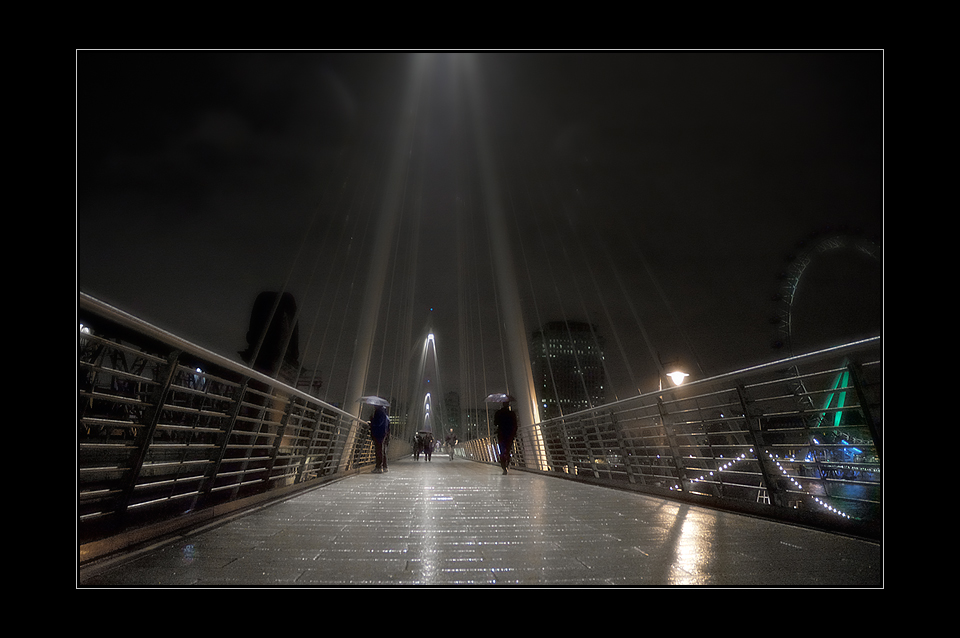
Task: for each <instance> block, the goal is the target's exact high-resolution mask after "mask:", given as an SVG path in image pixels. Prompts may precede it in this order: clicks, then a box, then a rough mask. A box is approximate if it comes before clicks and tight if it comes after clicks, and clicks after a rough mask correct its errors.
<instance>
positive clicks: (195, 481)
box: [77, 294, 373, 560]
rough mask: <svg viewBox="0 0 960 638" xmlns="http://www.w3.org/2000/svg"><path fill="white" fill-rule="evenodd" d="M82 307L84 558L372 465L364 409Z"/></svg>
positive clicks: (90, 303) (83, 300)
mask: <svg viewBox="0 0 960 638" xmlns="http://www.w3.org/2000/svg"><path fill="white" fill-rule="evenodd" d="M78 315H79V319H80V323H81V326H80V335H79V356H78V364H79V371H78V379H77V381H78V383H77V387H78V392H77V394H78V410H77V424H78V432H77V440H78V443H77V510H78V540H79V543H80V547H81V560H84V559H88V558H95V557H97V555H99V554H102V553H104V552H107V551H110V548H115V545H116V543H118V542H119V541H117V540H116V539H117V538H119V537H121V536H124V535H126V537H127V538H136V537H137V534H138V533H139V534H145V533H146V532H144V531H143V530H146V529H148V528H151V527H153V528H155V527H157V526H158V525H160V526H162V527H164V528H170V527H171V526H172V525H173V524H174V523H175V522H176V521H183V522H187V521H188V520H190V519H191V518H192V519H197V518H202V516H200V514H201V513H207V515H211V513H214V512H217V513H223V511H224V510H227V511H229V510H230V509H235V508H238V507H240V506H243V505H248V504H250V503H256V502H259V501H262V500H266V499H268V498H275V497H281V496H283V495H285V494H286V493H289V492H290V491H294V490H298V489H303V488H306V487H310V486H312V485H314V484H316V483H318V482H320V481H323V480H328V479H330V478H332V477H336V476H337V475H342V474H343V473H344V472H348V471H356V470H358V469H359V468H364V467H366V466H369V465H372V463H373V446H372V443H371V441H370V437H369V436H366V434H365V433H366V432H367V430H366V427H365V426H366V424H365V422H364V421H362V420H360V419H358V418H357V417H355V416H354V415H351V414H349V413H347V412H344V411H343V410H340V409H338V408H337V407H335V406H332V405H329V404H327V403H324V402H323V401H320V400H319V399H317V398H315V397H312V396H310V395H309V394H307V393H305V392H302V391H300V390H298V389H296V388H294V387H291V386H290V385H287V384H285V383H283V382H282V381H278V380H275V379H272V378H270V377H268V376H265V375H262V374H259V373H257V372H255V371H253V370H251V369H250V368H247V367H245V366H243V365H241V364H239V363H235V362H232V361H230V360H228V359H225V358H223V357H221V356H219V355H216V354H214V353H212V352H209V351H206V350H204V349H202V348H200V347H198V346H195V345H193V344H190V343H188V342H186V341H183V340H181V339H179V338H177V337H175V336H173V335H171V334H169V333H166V332H163V331H162V330H160V329H158V328H156V327H154V326H152V325H150V324H148V323H146V322H143V321H141V320H139V319H137V318H135V317H132V316H130V315H128V314H126V313H124V312H121V311H119V310H117V309H116V308H113V307H111V306H109V305H107V304H104V303H102V302H100V301H98V300H97V299H94V298H93V297H90V296H88V295H84V294H80V295H79V300H78ZM361 426H364V427H361ZM358 432H359V433H360V434H361V435H356V434H357V433H358ZM348 442H353V444H352V445H351V446H350V449H347V447H348ZM107 539H112V540H110V541H108V540H107ZM127 542H133V541H127Z"/></svg>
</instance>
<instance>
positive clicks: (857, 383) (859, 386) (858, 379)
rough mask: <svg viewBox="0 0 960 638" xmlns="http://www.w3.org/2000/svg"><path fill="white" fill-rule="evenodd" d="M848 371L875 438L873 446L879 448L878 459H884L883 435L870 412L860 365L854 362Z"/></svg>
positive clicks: (872, 435) (871, 433) (861, 408)
mask: <svg viewBox="0 0 960 638" xmlns="http://www.w3.org/2000/svg"><path fill="white" fill-rule="evenodd" d="M847 370H849V371H850V378H851V379H853V387H854V389H855V390H856V392H857V401H859V402H860V411H861V412H862V413H863V418H864V419H865V420H866V422H867V428H868V429H869V430H870V436H871V437H872V438H873V446H874V447H875V448H877V458H878V459H880V458H883V457H882V454H881V443H882V441H881V434H880V430H879V429H878V428H877V422H876V421H874V420H873V414H872V413H871V410H870V402H869V400H868V399H867V393H866V392H865V391H864V389H863V378H862V376H861V374H860V365H859V364H855V363H853V362H851V363H848V364H847Z"/></svg>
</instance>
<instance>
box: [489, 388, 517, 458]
mask: <svg viewBox="0 0 960 638" xmlns="http://www.w3.org/2000/svg"><path fill="white" fill-rule="evenodd" d="M493 424H494V425H495V426H496V427H497V447H498V448H499V452H500V467H501V468H502V469H503V473H504V474H506V473H507V466H508V465H510V452H511V450H512V449H513V440H514V439H515V438H516V437H517V428H518V426H519V422H518V421H517V414H516V412H513V411H512V410H511V409H510V402H509V401H504V402H503V407H501V408H500V409H499V410H497V412H496V414H494V415H493Z"/></svg>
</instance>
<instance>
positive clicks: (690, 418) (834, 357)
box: [459, 336, 883, 538]
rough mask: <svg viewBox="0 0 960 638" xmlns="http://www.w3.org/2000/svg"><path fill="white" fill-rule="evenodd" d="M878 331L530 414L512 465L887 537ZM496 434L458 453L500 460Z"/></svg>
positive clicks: (768, 515) (463, 447)
mask: <svg viewBox="0 0 960 638" xmlns="http://www.w3.org/2000/svg"><path fill="white" fill-rule="evenodd" d="M882 378H883V365H882V342H881V338H880V337H879V336H877V337H871V338H868V339H862V340H859V341H855V342H852V343H848V344H843V345H839V346H835V347H831V348H825V349H822V350H818V351H815V352H810V353H807V354H802V355H797V356H792V357H789V358H785V359H780V360H777V361H771V362H768V363H763V364H761V365H756V366H752V367H748V368H744V369H741V370H736V371H733V372H729V373H724V374H721V375H717V376H714V377H711V378H707V379H702V380H697V381H693V382H690V383H685V384H683V385H681V386H678V387H673V388H669V389H663V390H657V391H654V392H648V393H644V394H641V395H637V396H633V397H629V398H626V399H621V400H618V401H614V402H611V403H607V404H604V405H601V406H596V407H593V408H589V409H585V410H580V411H578V412H575V413H572V414H566V415H563V416H561V417H557V418H554V419H550V420H548V421H543V422H541V423H537V424H521V434H520V436H518V438H517V441H516V443H515V450H514V452H515V453H514V455H513V464H514V466H515V467H517V468H522V469H525V470H530V471H538V472H545V473H547V474H551V475H555V476H561V477H564V478H570V479H575V480H579V481H587V482H592V483H598V484H603V485H607V486H612V487H618V488H622V489H630V490H636V491H641V492H647V493H651V494H656V495H658V496H665V497H668V498H674V499H680V500H684V501H692V502H696V503H698V504H703V505H707V506H711V507H719V508H724V509H734V510H738V511H746V512H749V513H751V514H756V515H760V516H765V517H770V518H776V519H778V520H785V521H792V522H799V523H803V524H809V525H813V526H817V527H819V528H823V529H829V530H832V531H842V532H849V533H853V534H857V535H859V536H864V537H869V538H878V537H879V535H880V524H881V519H882V463H881V455H882V429H881V420H882ZM495 443H496V442H495V440H491V439H489V438H483V439H477V440H474V441H467V442H464V443H463V445H462V447H461V449H460V451H459V454H461V455H462V456H464V457H466V458H469V459H473V460H476V461H480V462H484V463H496V462H497V459H498V451H497V449H496V444H495Z"/></svg>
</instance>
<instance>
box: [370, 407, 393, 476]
mask: <svg viewBox="0 0 960 638" xmlns="http://www.w3.org/2000/svg"><path fill="white" fill-rule="evenodd" d="M370 438H371V439H373V451H374V454H375V455H376V459H377V464H376V467H374V469H373V473H374V474H382V473H384V472H386V471H387V446H388V445H389V444H390V418H389V417H388V416H387V411H386V410H385V409H383V407H382V406H379V405H377V406H374V408H373V415H372V416H371V417H370Z"/></svg>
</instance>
